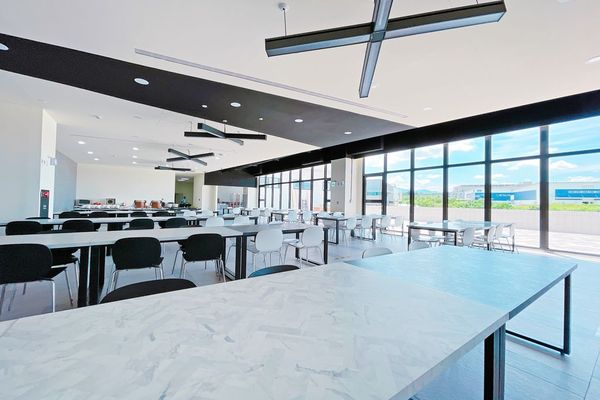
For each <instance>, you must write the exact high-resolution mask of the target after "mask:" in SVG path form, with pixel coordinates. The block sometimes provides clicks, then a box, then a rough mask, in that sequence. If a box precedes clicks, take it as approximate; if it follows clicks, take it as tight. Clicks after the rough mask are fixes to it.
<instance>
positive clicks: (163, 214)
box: [154, 211, 173, 217]
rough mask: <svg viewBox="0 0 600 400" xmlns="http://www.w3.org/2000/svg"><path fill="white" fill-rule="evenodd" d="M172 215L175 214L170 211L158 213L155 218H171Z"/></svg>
mask: <svg viewBox="0 0 600 400" xmlns="http://www.w3.org/2000/svg"><path fill="white" fill-rule="evenodd" d="M171 215H173V214H171V213H170V212H168V211H157V212H155V213H154V216H155V217H170V216H171Z"/></svg>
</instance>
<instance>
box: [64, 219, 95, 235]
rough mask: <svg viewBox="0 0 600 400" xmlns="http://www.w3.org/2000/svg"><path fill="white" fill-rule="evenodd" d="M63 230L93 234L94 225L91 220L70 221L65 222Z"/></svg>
mask: <svg viewBox="0 0 600 400" xmlns="http://www.w3.org/2000/svg"><path fill="white" fill-rule="evenodd" d="M62 229H65V230H67V231H72V232H93V231H94V224H93V223H92V221H90V220H89V219H70V220H67V221H65V223H64V224H63V226H62Z"/></svg>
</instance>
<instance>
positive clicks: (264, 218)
mask: <svg viewBox="0 0 600 400" xmlns="http://www.w3.org/2000/svg"><path fill="white" fill-rule="evenodd" d="M270 219H271V209H270V208H265V209H264V210H263V211H262V212H261V213H260V217H259V218H258V223H259V224H268V223H269V220H270Z"/></svg>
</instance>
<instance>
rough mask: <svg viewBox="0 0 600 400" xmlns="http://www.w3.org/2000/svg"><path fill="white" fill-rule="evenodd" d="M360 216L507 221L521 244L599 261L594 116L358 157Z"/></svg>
mask: <svg viewBox="0 0 600 400" xmlns="http://www.w3.org/2000/svg"><path fill="white" fill-rule="evenodd" d="M363 175H364V177H363V192H364V193H363V213H369V214H371V213H372V214H379V213H385V214H388V215H392V216H403V217H404V218H405V219H406V220H411V221H441V220H443V219H449V220H457V219H462V220H472V221H482V220H489V221H494V222H503V223H514V224H515V227H516V242H517V244H518V245H521V246H530V247H541V248H543V249H552V250H562V251H574V252H579V253H588V254H598V255H600V117H593V118H586V119H580V120H575V121H569V122H565V123H560V124H554V125H550V126H542V127H537V128H530V129H524V130H519V131H514V132H506V133H500V134H496V135H493V136H486V137H479V138H474V139H468V140H461V141H455V142H450V143H446V144H443V145H435V146H427V147H420V148H415V149H412V150H403V151H398V152H391V153H386V154H378V155H374V156H369V157H365V159H364V170H363Z"/></svg>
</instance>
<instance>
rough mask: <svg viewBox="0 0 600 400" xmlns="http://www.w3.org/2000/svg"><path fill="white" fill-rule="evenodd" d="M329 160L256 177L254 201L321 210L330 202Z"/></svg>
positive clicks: (277, 206)
mask: <svg viewBox="0 0 600 400" xmlns="http://www.w3.org/2000/svg"><path fill="white" fill-rule="evenodd" d="M330 181H331V164H324V165H317V166H314V167H307V168H302V169H295V170H292V171H284V172H280V173H279V172H278V173H275V174H268V175H261V176H259V177H258V185H259V188H258V205H259V207H270V208H273V209H279V208H281V209H289V208H293V209H300V210H314V211H322V210H328V209H329V208H330V204H331V192H330Z"/></svg>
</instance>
